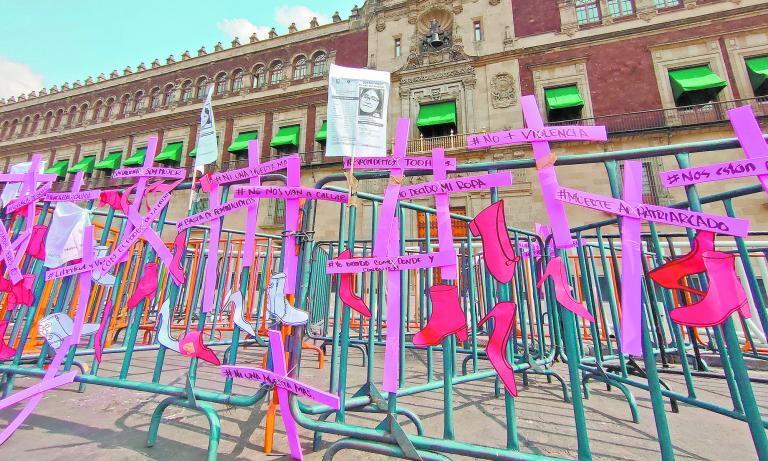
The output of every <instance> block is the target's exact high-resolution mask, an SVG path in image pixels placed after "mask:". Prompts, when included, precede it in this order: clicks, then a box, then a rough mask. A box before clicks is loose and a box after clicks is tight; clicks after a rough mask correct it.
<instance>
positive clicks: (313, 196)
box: [235, 186, 349, 203]
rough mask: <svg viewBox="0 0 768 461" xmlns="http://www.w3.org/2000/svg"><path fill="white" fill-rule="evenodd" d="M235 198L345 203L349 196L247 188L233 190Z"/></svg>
mask: <svg viewBox="0 0 768 461" xmlns="http://www.w3.org/2000/svg"><path fill="white" fill-rule="evenodd" d="M235 198H277V199H284V200H286V199H298V198H304V199H309V200H325V201H328V202H338V203H347V201H348V200H349V196H348V195H347V194H345V193H343V192H334V191H330V190H324V189H310V188H308V187H279V186H249V187H238V188H236V189H235Z"/></svg>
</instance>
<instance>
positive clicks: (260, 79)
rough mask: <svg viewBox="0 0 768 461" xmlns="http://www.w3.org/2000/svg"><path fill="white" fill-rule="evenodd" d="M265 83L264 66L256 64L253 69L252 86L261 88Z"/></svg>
mask: <svg viewBox="0 0 768 461" xmlns="http://www.w3.org/2000/svg"><path fill="white" fill-rule="evenodd" d="M266 84H267V73H266V71H265V70H264V66H256V67H254V69H253V88H261V87H263V86H264V85H266Z"/></svg>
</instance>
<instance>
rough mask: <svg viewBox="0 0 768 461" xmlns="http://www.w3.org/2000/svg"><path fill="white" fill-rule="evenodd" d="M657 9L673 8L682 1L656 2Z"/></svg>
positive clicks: (657, 0)
mask: <svg viewBox="0 0 768 461" xmlns="http://www.w3.org/2000/svg"><path fill="white" fill-rule="evenodd" d="M655 2H656V8H658V9H663V8H672V7H675V6H678V5H679V4H680V0H655Z"/></svg>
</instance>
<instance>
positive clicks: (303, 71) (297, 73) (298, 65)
mask: <svg viewBox="0 0 768 461" xmlns="http://www.w3.org/2000/svg"><path fill="white" fill-rule="evenodd" d="M306 76H307V58H305V57H304V56H299V57H298V58H296V60H295V61H294V62H293V79H294V80H301V79H302V78H304V77H306Z"/></svg>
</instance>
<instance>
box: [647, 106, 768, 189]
mask: <svg viewBox="0 0 768 461" xmlns="http://www.w3.org/2000/svg"><path fill="white" fill-rule="evenodd" d="M728 118H730V119H731V125H733V131H734V132H735V133H736V137H737V138H738V140H739V143H740V144H741V148H742V149H743V150H744V154H745V155H746V157H747V158H746V159H744V160H734V161H732V162H724V163H716V164H712V165H704V166H697V167H692V168H684V169H680V170H671V171H665V172H663V173H661V174H659V176H660V177H661V182H662V184H664V187H680V186H690V185H693V184H698V183H702V182H711V181H722V180H725V179H735V178H746V177H750V176H757V179H758V180H759V181H760V184H762V186H763V190H764V191H765V192H766V193H768V143H766V142H765V138H764V137H763V131H762V130H761V129H760V124H759V123H758V122H757V118H755V113H754V112H753V111H752V106H742V107H737V108H735V109H731V110H729V111H728Z"/></svg>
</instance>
